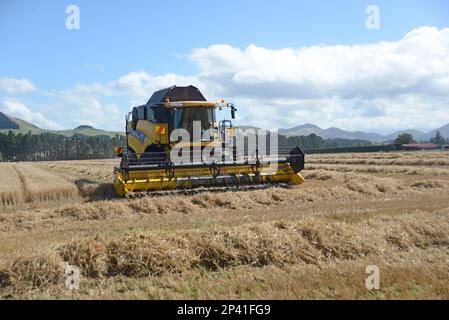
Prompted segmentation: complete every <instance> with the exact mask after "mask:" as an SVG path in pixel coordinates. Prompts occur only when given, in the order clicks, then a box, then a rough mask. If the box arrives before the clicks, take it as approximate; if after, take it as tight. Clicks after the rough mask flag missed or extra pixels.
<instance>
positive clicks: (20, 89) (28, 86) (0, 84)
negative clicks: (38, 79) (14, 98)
mask: <svg viewBox="0 0 449 320" xmlns="http://www.w3.org/2000/svg"><path fill="white" fill-rule="evenodd" d="M0 91H4V92H6V93H24V92H31V91H36V87H35V86H34V84H33V83H32V82H31V81H30V80H28V79H25V78H22V79H16V78H6V77H0Z"/></svg>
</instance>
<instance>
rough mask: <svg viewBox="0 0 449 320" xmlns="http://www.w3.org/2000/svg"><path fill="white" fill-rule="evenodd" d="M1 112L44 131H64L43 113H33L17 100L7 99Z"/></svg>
mask: <svg viewBox="0 0 449 320" xmlns="http://www.w3.org/2000/svg"><path fill="white" fill-rule="evenodd" d="M1 110H2V112H4V113H5V114H7V115H10V116H14V117H17V118H20V119H22V120H25V121H27V122H30V123H31V124H34V125H37V126H39V127H41V128H44V129H51V130H58V129H62V128H61V126H60V125H59V124H58V123H56V122H54V121H52V120H49V119H47V118H46V117H45V116H44V115H42V113H39V112H34V111H31V110H30V109H29V108H28V107H27V106H26V105H25V104H24V103H22V102H20V101H19V100H16V99H12V98H5V99H4V101H3V106H2V108H1Z"/></svg>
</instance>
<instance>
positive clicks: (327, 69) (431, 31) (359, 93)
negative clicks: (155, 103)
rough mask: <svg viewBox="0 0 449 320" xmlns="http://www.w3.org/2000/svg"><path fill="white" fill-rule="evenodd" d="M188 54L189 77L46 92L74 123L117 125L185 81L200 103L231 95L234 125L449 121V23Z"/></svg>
mask: <svg viewBox="0 0 449 320" xmlns="http://www.w3.org/2000/svg"><path fill="white" fill-rule="evenodd" d="M187 57H188V59H189V61H191V62H192V63H194V64H195V65H196V66H197V67H198V69H199V71H198V73H197V74H194V75H190V76H186V75H178V74H175V73H166V74H162V75H153V74H150V73H148V72H146V71H144V70H139V71H134V72H130V73H128V74H126V75H123V76H122V77H119V78H118V79H115V80H112V81H110V82H108V83H104V84H101V83H91V84H82V83H80V84H77V85H76V86H75V87H73V88H70V89H67V90H64V91H59V92H49V93H47V95H50V96H53V97H55V98H57V99H59V100H60V102H61V103H63V104H64V105H65V106H66V107H65V108H67V109H69V110H70V111H69V112H68V113H69V114H72V118H73V119H75V121H76V122H79V123H91V124H95V126H98V127H101V128H116V129H119V130H121V129H122V127H123V123H122V122H123V114H124V113H125V112H127V111H128V109H129V107H130V106H131V105H139V104H143V103H145V102H146V101H147V100H148V99H149V97H150V96H151V94H152V93H153V92H154V91H156V90H159V89H162V88H165V87H168V86H172V85H190V84H192V85H195V86H197V87H198V88H199V89H200V90H201V91H202V92H203V93H204V95H205V96H206V98H208V99H209V100H214V99H218V98H225V99H227V100H229V101H233V102H235V103H236V104H237V106H238V113H237V115H238V120H239V122H240V123H241V124H246V125H255V126H261V127H265V128H276V127H290V126H296V125H299V124H303V123H306V122H311V123H315V124H317V125H320V126H322V127H333V126H338V127H341V128H343V129H348V130H363V131H380V132H381V133H385V132H391V131H396V130H398V129H403V128H409V127H415V128H418V129H424V130H425V129H433V128H435V127H438V126H441V125H443V124H445V123H447V122H449V112H447V110H448V109H449V95H448V92H449V28H446V29H441V30H438V29H436V28H432V27H421V28H418V29H415V30H412V31H411V32H409V33H408V34H406V35H405V36H404V37H403V38H402V39H400V40H398V41H390V42H386V41H383V42H379V43H372V44H358V45H317V46H309V47H303V48H284V49H278V50H273V49H269V48H263V47H258V46H256V45H249V46H247V47H246V48H244V49H240V48H236V47H233V46H231V45H229V44H216V45H211V46H210V47H207V48H198V49H194V50H192V51H191V52H190V53H189V54H188V55H187ZM111 100H112V101H111ZM108 105H109V106H111V105H114V106H115V108H112V109H111V110H116V109H117V110H116V112H111V110H108V109H107V106H108ZM228 117H229V116H228Z"/></svg>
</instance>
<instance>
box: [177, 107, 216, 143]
mask: <svg viewBox="0 0 449 320" xmlns="http://www.w3.org/2000/svg"><path fill="white" fill-rule="evenodd" d="M214 120H215V119H214V108H205V107H187V108H176V109H172V110H171V123H170V128H171V130H175V129H185V130H187V131H188V132H189V134H190V137H193V122H194V121H199V122H201V136H203V133H204V132H205V131H207V130H209V129H211V128H213V124H214Z"/></svg>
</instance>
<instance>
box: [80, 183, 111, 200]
mask: <svg viewBox="0 0 449 320" xmlns="http://www.w3.org/2000/svg"><path fill="white" fill-rule="evenodd" d="M75 185H76V186H77V188H78V190H79V192H80V194H81V196H82V197H84V198H87V199H88V200H89V201H96V200H108V199H114V198H117V195H116V193H115V189H114V186H113V185H112V183H96V182H95V181H92V180H88V179H78V180H76V181H75Z"/></svg>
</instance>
